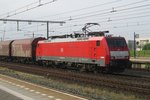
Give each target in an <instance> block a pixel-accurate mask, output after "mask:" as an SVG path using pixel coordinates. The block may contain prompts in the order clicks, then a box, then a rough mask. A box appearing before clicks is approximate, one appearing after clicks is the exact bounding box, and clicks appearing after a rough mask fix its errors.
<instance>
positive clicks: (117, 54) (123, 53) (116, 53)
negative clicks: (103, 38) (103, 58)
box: [110, 51, 129, 59]
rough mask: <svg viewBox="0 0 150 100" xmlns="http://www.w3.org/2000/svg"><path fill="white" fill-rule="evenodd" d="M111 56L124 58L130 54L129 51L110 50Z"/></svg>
mask: <svg viewBox="0 0 150 100" xmlns="http://www.w3.org/2000/svg"><path fill="white" fill-rule="evenodd" d="M110 55H111V57H115V59H124V58H126V57H128V56H129V53H128V51H110Z"/></svg>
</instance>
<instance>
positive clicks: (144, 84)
mask: <svg viewBox="0 0 150 100" xmlns="http://www.w3.org/2000/svg"><path fill="white" fill-rule="evenodd" d="M0 65H1V67H7V68H9V69H13V70H17V71H21V72H26V73H32V74H37V75H42V76H45V77H53V78H58V79H61V80H65V81H67V82H73V83H74V82H76V83H79V84H86V85H91V86H96V87H97V86H98V87H106V88H111V89H113V90H117V91H118V90H121V91H125V92H132V93H135V94H140V95H144V96H148V97H149V93H150V79H149V78H144V77H129V76H123V75H121V76H119V75H108V74H107V75H106V74H96V75H94V74H91V73H79V72H72V71H66V70H63V69H52V68H46V67H38V66H36V65H24V64H16V63H5V62H0Z"/></svg>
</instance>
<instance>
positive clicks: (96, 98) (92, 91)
mask: <svg viewBox="0 0 150 100" xmlns="http://www.w3.org/2000/svg"><path fill="white" fill-rule="evenodd" d="M0 74H3V75H8V76H11V77H15V78H18V79H21V80H25V81H28V82H32V83H35V84H38V85H42V86H45V87H48V88H53V89H57V90H60V91H65V92H68V93H72V94H76V95H80V96H83V97H87V98H89V99H90V100H140V98H139V97H136V96H135V95H132V94H128V93H126V94H125V93H120V92H119V91H110V90H108V89H105V88H103V87H97V88H96V87H95V86H94V87H91V86H88V85H79V84H76V83H67V82H63V81H61V80H55V79H51V78H46V77H43V76H37V75H32V74H27V73H22V72H18V71H13V70H10V69H6V68H2V67H0Z"/></svg>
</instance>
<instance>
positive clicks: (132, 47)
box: [128, 40, 134, 50]
mask: <svg viewBox="0 0 150 100" xmlns="http://www.w3.org/2000/svg"><path fill="white" fill-rule="evenodd" d="M128 47H129V49H130V50H134V40H128Z"/></svg>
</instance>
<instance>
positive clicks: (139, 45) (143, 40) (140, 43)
mask: <svg viewBox="0 0 150 100" xmlns="http://www.w3.org/2000/svg"><path fill="white" fill-rule="evenodd" d="M147 43H150V38H137V39H136V46H137V50H142V48H143V47H144V45H145V44H147Z"/></svg>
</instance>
